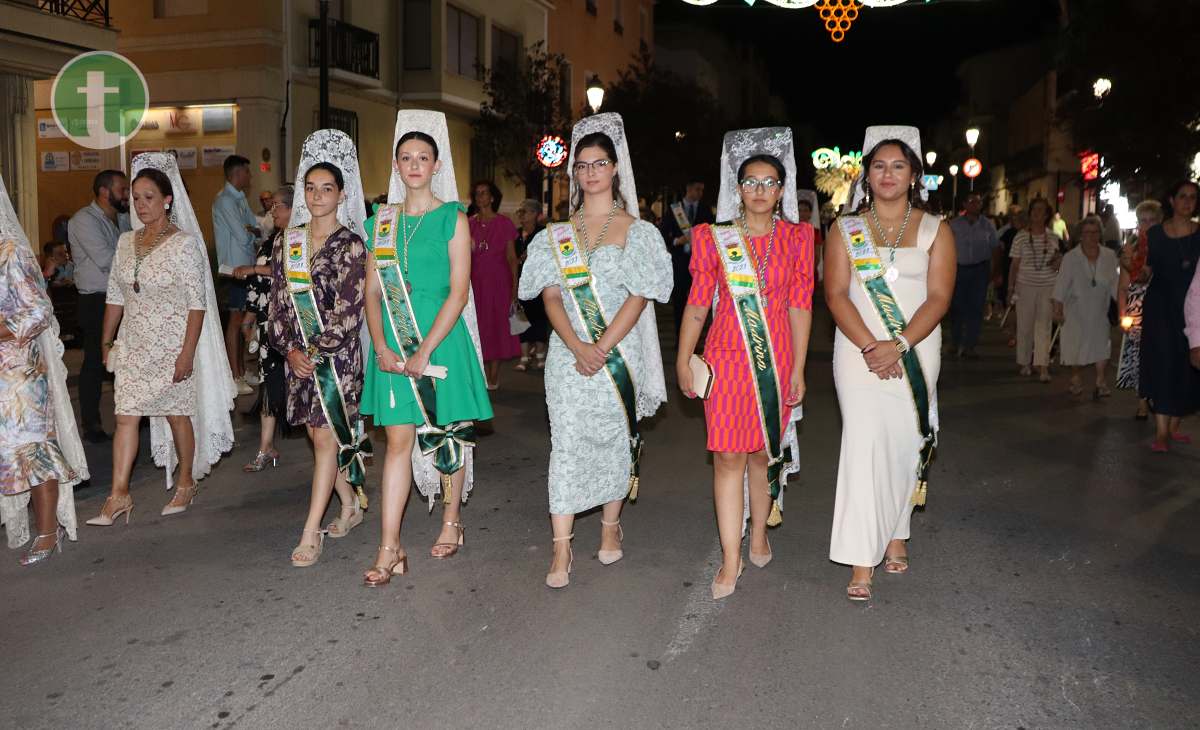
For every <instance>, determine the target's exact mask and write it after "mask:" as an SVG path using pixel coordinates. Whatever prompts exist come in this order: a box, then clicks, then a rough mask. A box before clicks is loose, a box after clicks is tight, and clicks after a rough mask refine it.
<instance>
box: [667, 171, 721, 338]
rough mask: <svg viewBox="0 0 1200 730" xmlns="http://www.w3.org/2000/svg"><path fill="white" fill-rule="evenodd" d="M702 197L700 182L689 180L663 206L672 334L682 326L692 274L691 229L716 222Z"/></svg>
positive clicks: (698, 180)
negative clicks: (670, 277) (670, 278)
mask: <svg viewBox="0 0 1200 730" xmlns="http://www.w3.org/2000/svg"><path fill="white" fill-rule="evenodd" d="M703 198H704V181H703V180H700V179H698V178H697V179H693V180H691V181H689V182H688V184H687V187H686V188H685V189H684V194H683V198H681V199H680V200H678V201H676V202H674V203H671V204H670V205H669V206H667V208H668V210H667V211H666V215H664V216H663V219H662V225H661V226H660V229H661V230H662V236H663V240H664V241H666V242H667V250H668V251H670V252H671V272H672V275H673V277H674V279H673V281H674V283H673V285H672V288H671V311H672V312H673V313H674V317H675V329H674V331H675V332H679V328H680V326H681V325H682V324H683V310H684V307H686V306H687V299H688V291H689V290H690V289H691V287H692V275H691V273H689V271H688V264H689V262H690V261H691V258H692V229H693V228H694V227H695V226H699V225H702V224H704V223H714V222H715V221H716V219H715V218H714V217H713V213H712V208H710V207H709V206H707V205H705V204H704V203H703V200H702V199H703Z"/></svg>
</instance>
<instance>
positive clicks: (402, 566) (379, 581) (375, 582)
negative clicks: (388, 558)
mask: <svg viewBox="0 0 1200 730" xmlns="http://www.w3.org/2000/svg"><path fill="white" fill-rule="evenodd" d="M379 549H380V550H387V551H388V552H390V553H392V554H393V555H395V556H396V561H395V562H394V563H392V564H391V565H376V566H374V567H373V568H370V569H369V570H367V572H366V573H363V585H365V586H370V587H372V588H378V587H379V586H385V585H387V584H388V583H391V582H392V576H393V575H404V574H405V573H407V572H408V553H404V554H401V553H400V549H399V548H394V547H392V546H390V545H380V546H379ZM375 576H378V577H375Z"/></svg>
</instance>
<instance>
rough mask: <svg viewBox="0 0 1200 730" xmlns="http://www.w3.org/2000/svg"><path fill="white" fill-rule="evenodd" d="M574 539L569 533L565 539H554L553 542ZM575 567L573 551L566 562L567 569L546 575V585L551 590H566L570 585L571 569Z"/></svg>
mask: <svg viewBox="0 0 1200 730" xmlns="http://www.w3.org/2000/svg"><path fill="white" fill-rule="evenodd" d="M573 537H575V533H573V532H572V533H571V534H570V535H567V536H566V537H556V538H554V540H553V542H562V541H563V540H567V541H568V542H569V541H570V540H571V538H573ZM574 567H575V551H574V550H572V551H571V557H570V559H569V560H567V569H566V570H560V571H556V572H553V573H547V574H546V585H547V586H549V587H551V588H566V587H567V586H568V585H569V584H570V583H571V569H572V568H574Z"/></svg>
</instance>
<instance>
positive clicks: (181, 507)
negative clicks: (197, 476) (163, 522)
mask: <svg viewBox="0 0 1200 730" xmlns="http://www.w3.org/2000/svg"><path fill="white" fill-rule="evenodd" d="M195 498H196V481H195V480H194V479H193V480H192V483H191V485H190V486H187V487H184V486H182V485H177V486H176V487H175V496H174V497H171V501H170V502H167V504H166V506H164V507H163V508H162V512H161V513H160V514H161V515H162V516H163V517H169V516H171V515H177V514H180V513H182V512H187V510H188V507H191V506H192V500H194V499H195Z"/></svg>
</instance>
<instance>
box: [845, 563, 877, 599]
mask: <svg viewBox="0 0 1200 730" xmlns="http://www.w3.org/2000/svg"><path fill="white" fill-rule="evenodd" d="M874 577H875V568H871V575H870V576H869V577H868V578H867V579H866V580H865V581H861V580H851V581H850V584H849V585H847V586H846V598H849V599H850V600H851V601H869V600H871V578H874Z"/></svg>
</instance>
